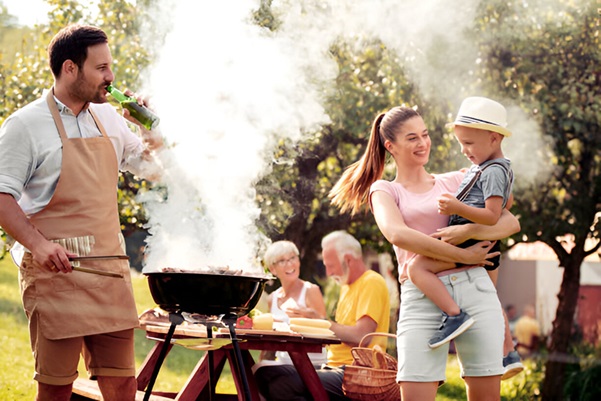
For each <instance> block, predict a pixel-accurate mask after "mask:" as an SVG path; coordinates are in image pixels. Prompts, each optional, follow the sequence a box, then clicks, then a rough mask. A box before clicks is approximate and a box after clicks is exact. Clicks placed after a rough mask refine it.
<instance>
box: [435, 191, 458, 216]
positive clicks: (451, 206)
mask: <svg viewBox="0 0 601 401" xmlns="http://www.w3.org/2000/svg"><path fill="white" fill-rule="evenodd" d="M459 205H461V202H459V200H458V199H457V198H455V196H454V195H452V194H442V195H440V197H439V198H438V213H439V214H444V215H446V216H450V215H452V214H457V210H458V206H459Z"/></svg>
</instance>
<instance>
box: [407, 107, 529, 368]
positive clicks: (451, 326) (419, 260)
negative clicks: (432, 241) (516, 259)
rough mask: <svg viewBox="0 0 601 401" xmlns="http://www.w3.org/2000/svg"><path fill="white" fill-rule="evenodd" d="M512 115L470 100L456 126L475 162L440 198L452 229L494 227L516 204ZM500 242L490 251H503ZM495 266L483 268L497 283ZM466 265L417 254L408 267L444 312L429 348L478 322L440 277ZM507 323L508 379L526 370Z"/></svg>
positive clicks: (496, 263)
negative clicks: (509, 155) (507, 147)
mask: <svg viewBox="0 0 601 401" xmlns="http://www.w3.org/2000/svg"><path fill="white" fill-rule="evenodd" d="M506 115H507V112H506V110H505V108H504V107H503V106H502V105H501V104H499V103H497V102H495V101H493V100H490V99H487V98H484V97H470V98H467V99H465V100H464V101H463V102H462V104H461V107H460V108H459V112H458V114H457V118H456V119H455V122H453V123H452V124H450V125H451V126H453V127H454V132H455V136H456V138H457V140H458V141H459V143H460V145H461V151H462V153H463V154H464V155H465V156H466V157H467V158H468V159H469V160H470V161H471V162H472V163H473V165H472V167H471V168H470V169H469V170H468V171H467V173H466V175H465V178H464V179H463V182H462V183H461V185H460V186H459V189H458V193H457V195H456V196H453V195H452V194H445V195H443V196H442V197H440V198H439V200H438V212H439V213H441V214H444V215H449V216H451V217H450V220H449V225H457V224H467V223H472V222H473V223H478V224H486V225H494V224H495V223H496V222H497V220H498V219H499V217H500V216H501V212H502V211H503V209H504V208H509V207H510V206H511V202H512V200H513V198H512V195H511V188H512V184H513V172H512V171H511V164H510V162H509V160H508V159H506V158H505V157H504V156H503V151H502V149H501V142H502V140H503V138H504V137H508V136H510V135H511V132H510V131H508V130H507V129H506V128H505V126H506V125H507V123H506ZM476 242H478V241H475V240H468V241H466V242H464V243H462V244H460V245H459V246H461V247H467V246H471V245H473V244H475V243H476ZM498 246H499V244H498V243H497V244H495V247H493V249H492V250H491V251H495V248H496V250H498ZM490 262H491V263H492V265H490V266H484V267H485V268H486V270H487V271H488V273H489V275H490V277H491V280H492V282H493V283H494V284H495V285H496V282H497V276H498V270H496V269H497V267H498V266H499V257H496V258H493V259H491V260H490ZM455 267H462V265H454V264H452V263H448V262H443V261H439V260H434V259H430V258H427V257H424V256H419V255H418V256H416V257H415V258H414V259H413V261H412V262H411V263H410V265H409V267H408V273H409V277H410V279H411V281H412V282H413V283H414V284H415V285H416V286H417V287H418V288H419V289H420V290H421V291H422V292H423V293H424V294H425V295H426V296H427V297H428V298H429V299H430V300H432V302H434V304H436V306H438V307H439V308H440V309H441V310H442V312H443V323H442V325H441V327H440V329H439V330H438V331H437V332H436V333H435V335H434V336H433V337H432V338H431V339H430V340H429V342H428V345H429V346H430V347H431V348H436V347H439V346H441V345H442V344H445V343H447V342H449V341H451V340H452V339H453V338H455V337H457V336H458V335H460V334H461V333H463V332H464V331H465V330H467V329H468V328H469V327H470V326H471V325H472V324H473V323H474V319H472V318H471V317H470V316H469V315H468V314H467V313H466V312H464V311H463V310H461V309H460V308H459V306H458V305H457V303H456V302H455V301H454V300H453V298H452V296H451V294H449V292H448V291H446V288H445V286H444V284H443V283H442V282H441V281H440V280H439V279H438V277H437V276H436V273H439V272H441V271H444V270H449V269H452V268H455ZM505 320H506V326H507V327H506V330H505V338H506V340H505V344H504V351H505V353H506V356H505V357H504V358H503V364H504V366H505V368H506V371H505V374H504V375H503V377H504V378H509V377H511V376H513V375H515V374H517V373H519V372H520V371H521V370H523V366H522V364H521V362H520V359H519V355H517V353H516V352H515V350H514V349H513V342H512V338H511V334H510V333H508V325H507V319H505Z"/></svg>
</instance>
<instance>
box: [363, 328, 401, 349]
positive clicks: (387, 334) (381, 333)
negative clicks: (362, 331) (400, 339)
mask: <svg viewBox="0 0 601 401" xmlns="http://www.w3.org/2000/svg"><path fill="white" fill-rule="evenodd" d="M375 336H382V337H389V338H396V334H391V333H384V332H381V331H375V332H373V333H367V334H366V335H364V336H363V338H362V339H361V341H359V347H365V346H366V344H365V343H364V341H365V340H366V339H368V338H370V337H375ZM370 341H371V340H370Z"/></svg>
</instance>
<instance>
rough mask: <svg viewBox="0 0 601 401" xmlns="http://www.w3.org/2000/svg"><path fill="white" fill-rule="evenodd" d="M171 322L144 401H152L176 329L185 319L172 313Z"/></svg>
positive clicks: (170, 315)
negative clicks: (153, 390) (150, 400)
mask: <svg viewBox="0 0 601 401" xmlns="http://www.w3.org/2000/svg"><path fill="white" fill-rule="evenodd" d="M169 321H170V322H171V326H169V331H168V332H167V336H166V337H165V341H164V342H163V347H162V348H161V353H160V354H159V359H158V360H157V363H156V365H155V366H154V370H153V371H152V376H151V377H150V381H149V382H148V387H147V388H146V393H145V394H144V401H148V400H149V399H150V395H151V394H152V388H153V387H154V383H155V382H156V379H157V377H158V375H159V371H160V370H161V365H162V364H163V361H164V360H165V356H166V355H167V350H168V349H169V344H171V339H172V338H173V333H175V328H176V327H177V326H178V325H179V324H180V323H182V322H183V321H184V318H183V317H182V315H181V314H179V313H170V314H169Z"/></svg>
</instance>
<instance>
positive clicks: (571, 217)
mask: <svg viewBox="0 0 601 401" xmlns="http://www.w3.org/2000/svg"><path fill="white" fill-rule="evenodd" d="M525 7H535V9H536V10H537V12H536V13H535V15H536V17H535V18H528V19H527V18H524V17H523V16H524V15H532V13H527V12H526V10H525ZM597 7H598V4H597V3H596V2H594V1H584V2H572V1H564V0H556V1H553V2H548V1H547V2H534V3H533V2H529V4H526V3H506V2H487V3H486V4H485V5H483V6H482V9H481V18H480V20H479V24H478V25H477V27H476V30H477V32H476V34H477V35H478V37H480V38H481V40H480V47H481V52H482V55H483V59H484V60H486V61H487V62H486V63H485V64H484V65H483V67H484V68H483V69H482V71H481V76H482V77H483V79H484V80H485V81H486V83H487V84H488V85H490V87H491V88H494V90H498V91H500V92H501V93H503V94H504V95H506V96H508V97H510V98H512V99H515V100H516V102H518V104H519V105H520V106H521V107H522V108H523V109H524V110H526V111H528V112H529V113H530V115H531V116H532V117H533V118H535V119H536V120H537V121H538V123H539V125H540V127H541V128H542V131H543V133H544V135H545V136H547V137H548V138H550V139H551V149H550V155H549V157H550V160H551V163H552V165H553V170H552V174H551V175H550V176H545V177H542V178H543V179H541V180H538V181H537V182H535V183H533V184H532V185H530V186H527V187H525V188H521V189H520V190H519V191H518V192H516V194H515V198H516V202H515V209H514V210H515V211H516V212H517V213H518V214H519V215H521V216H522V219H521V222H522V232H521V234H520V235H519V236H516V238H515V239H516V240H517V241H526V242H531V241H537V240H538V241H543V242H545V243H546V244H548V245H549V246H550V247H551V248H552V249H553V250H554V251H555V253H556V254H557V257H558V259H559V264H560V266H561V267H562V268H563V270H564V276H563V282H562V285H561V289H560V293H559V296H558V298H559V306H558V309H557V315H556V319H555V321H554V323H553V332H552V338H551V343H550V353H551V355H550V356H551V357H550V359H549V361H548V362H547V364H546V376H545V382H544V385H543V398H544V399H548V400H551V399H559V398H561V390H562V385H563V383H564V372H565V365H564V363H562V362H561V359H562V358H561V356H562V355H565V354H566V353H567V352H568V347H569V342H570V335H571V329H572V323H573V319H574V313H575V309H576V305H577V301H578V289H579V283H580V268H581V264H582V262H583V260H584V258H585V257H586V256H588V255H590V254H592V253H595V252H597V251H598V250H599V246H600V240H601V238H600V236H599V229H600V228H601V227H600V223H599V215H600V213H601V174H600V173H601V135H600V134H601V106H600V105H599V102H598V99H599V94H600V93H599V92H600V84H601V74H600V72H599V62H600V61H601V47H600V42H599V40H600V38H599V36H600V33H601V32H600V26H599V24H600V19H599V12H598V10H597ZM566 235H569V237H568V238H569V239H570V244H567V243H566V237H565V236H566Z"/></svg>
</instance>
